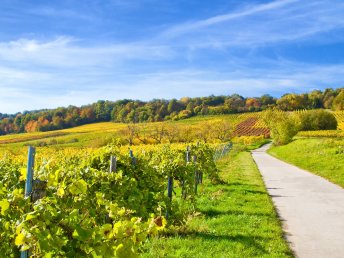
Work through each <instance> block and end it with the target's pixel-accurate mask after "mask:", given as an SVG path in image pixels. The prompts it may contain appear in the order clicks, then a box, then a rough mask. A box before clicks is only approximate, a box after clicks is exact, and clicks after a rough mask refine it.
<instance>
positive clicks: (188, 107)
mask: <svg viewBox="0 0 344 258" xmlns="http://www.w3.org/2000/svg"><path fill="white" fill-rule="evenodd" d="M274 106H277V107H278V108H280V109H281V110H286V111H294V110H302V109H306V110H309V109H318V108H325V109H333V110H343V109H344V89H343V88H338V89H326V90H325V91H323V92H322V91H318V90H316V91H312V92H310V93H304V94H285V95H283V96H282V97H281V98H278V99H277V98H274V97H272V96H270V95H263V96H261V97H247V98H244V97H243V96H240V95H238V94H233V95H230V96H208V97H199V98H188V97H185V98H181V99H180V100H176V99H171V100H164V99H154V100H152V101H148V102H144V101H140V100H129V99H124V100H119V101H115V102H113V101H103V100H100V101H98V102H96V103H93V104H90V105H86V106H81V107H75V106H68V107H66V108H64V107H60V108H56V109H51V110H38V111H25V112H23V113H17V114H13V115H7V114H1V113H0V135H5V134H13V133H23V132H27V133H32V132H44V131H52V130H60V129H66V128H71V127H75V126H80V125H84V124H90V123H95V122H110V121H112V122H118V123H147V122H162V121H177V120H183V119H187V118H190V117H195V116H204V115H225V114H241V113H245V112H258V111H262V110H265V109H267V108H269V107H274ZM251 122H253V120H252V121H251Z"/></svg>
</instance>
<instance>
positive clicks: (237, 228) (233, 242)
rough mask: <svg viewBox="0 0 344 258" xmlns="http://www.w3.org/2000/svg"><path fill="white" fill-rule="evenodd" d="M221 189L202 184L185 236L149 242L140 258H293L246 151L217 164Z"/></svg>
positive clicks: (168, 237)
mask: <svg viewBox="0 0 344 258" xmlns="http://www.w3.org/2000/svg"><path fill="white" fill-rule="evenodd" d="M218 166H219V169H220V175H221V178H222V180H223V182H224V183H223V184H219V185H212V184H211V183H210V182H208V181H206V182H205V183H204V185H203V186H202V187H201V191H200V192H201V193H200V197H199V200H198V201H197V211H198V212H199V213H200V215H199V216H196V217H194V218H192V219H191V220H190V221H188V223H187V226H186V228H187V229H186V230H185V232H183V233H179V234H175V235H173V236H165V237H160V238H156V239H151V240H150V241H149V242H148V243H147V244H146V245H145V247H144V249H145V253H144V254H142V257H212V258H216V257H293V255H292V253H291V251H290V249H289V247H288V245H287V243H286V241H285V239H284V238H283V232H282V229H281V224H280V221H279V219H278V217H277V214H276V212H275V210H274V207H273V205H272V202H271V199H270V197H269V195H268V194H267V192H266V189H265V186H264V183H263V181H262V178H261V176H260V173H259V171H258V169H257V167H256V165H255V163H254V161H253V159H252V157H251V155H250V153H248V152H240V153H238V154H234V153H231V154H230V155H228V156H226V157H225V158H223V159H221V160H219V161H218Z"/></svg>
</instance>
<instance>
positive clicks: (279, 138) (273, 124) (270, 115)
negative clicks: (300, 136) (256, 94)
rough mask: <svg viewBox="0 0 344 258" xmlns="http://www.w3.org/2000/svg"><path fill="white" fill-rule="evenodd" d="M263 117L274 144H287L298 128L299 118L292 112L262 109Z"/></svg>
mask: <svg viewBox="0 0 344 258" xmlns="http://www.w3.org/2000/svg"><path fill="white" fill-rule="evenodd" d="M263 119H264V122H265V123H266V124H267V125H268V127H269V129H270V132H271V137H272V138H273V139H274V144H275V145H285V144H288V143H289V142H291V141H292V140H293V137H294V136H295V135H296V134H297V133H298V131H299V129H300V120H299V118H298V117H297V116H296V115H295V114H294V113H288V112H284V111H281V110H279V109H269V110H266V111H264V114H263Z"/></svg>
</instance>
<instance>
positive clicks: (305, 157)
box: [268, 138, 344, 187]
mask: <svg viewBox="0 0 344 258" xmlns="http://www.w3.org/2000/svg"><path fill="white" fill-rule="evenodd" d="M268 152H269V153H270V154H271V155H273V156H275V157H277V158H279V159H281V160H284V161H286V162H289V163H291V164H294V165H296V166H298V167H300V168H303V169H306V170H308V171H310V172H313V173H314V174H317V175H319V176H322V177H324V178H326V179H328V180H329V181H331V182H333V183H335V184H337V185H340V186H341V187H344V138H309V139H302V138H301V139H297V140H294V141H293V142H291V143H289V144H287V145H285V146H278V147H272V148H271V149H270V150H269V151H268Z"/></svg>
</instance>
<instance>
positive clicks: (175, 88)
mask: <svg viewBox="0 0 344 258" xmlns="http://www.w3.org/2000/svg"><path fill="white" fill-rule="evenodd" d="M0 28H1V30H0V113H16V112H22V111H24V110H35V109H43V108H55V107H58V106H68V105H76V106H80V105H84V104H89V103H92V102H95V101H97V100H99V99H104V100H118V99H123V98H129V99H140V100H151V99H153V98H165V99H171V98H181V97H184V96H189V97H196V96H208V95H211V94H214V95H231V94H234V93H238V94H241V95H243V96H246V97H247V96H251V97H253V96H261V95H263V94H270V95H273V96H277V97H278V96H281V95H282V94H284V93H287V92H288V93H291V92H293V93H300V92H307V91H312V90H314V89H321V90H323V89H325V88H330V87H331V88H337V87H343V86H344V76H343V75H344V1H342V0H307V1H304V0H275V1H266V0H244V1H239V0H236V1H234V0H211V1H210V0H208V1H198V0H188V1H182V0H175V1H162V0H160V1H158V0H82V1H81V0H79V1H77V0H52V1H44V0H35V1H33V0H30V1H27V0H1V1H0Z"/></svg>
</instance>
